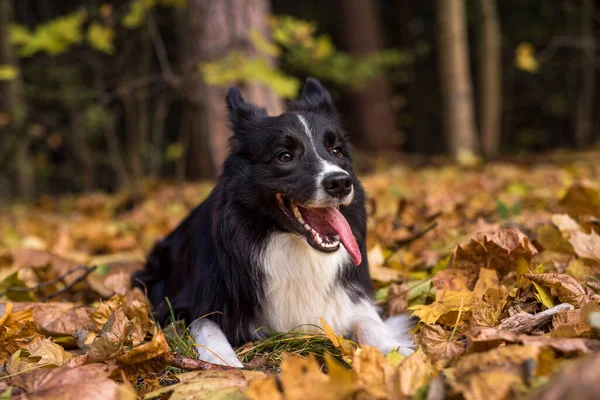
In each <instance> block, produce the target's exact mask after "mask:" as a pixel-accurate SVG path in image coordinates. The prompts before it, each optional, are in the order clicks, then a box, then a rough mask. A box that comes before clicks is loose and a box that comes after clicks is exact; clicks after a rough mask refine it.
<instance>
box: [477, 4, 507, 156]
mask: <svg viewBox="0 0 600 400" xmlns="http://www.w3.org/2000/svg"><path fill="white" fill-rule="evenodd" d="M479 10H480V13H481V16H480V21H479V30H480V31H479V105H480V109H479V113H480V114H479V115H480V123H479V129H480V130H481V141H482V150H483V153H484V154H485V155H486V156H493V155H496V154H497V153H498V149H499V145H500V135H501V119H500V115H501V107H502V93H501V87H502V86H501V82H502V71H501V69H502V58H501V37H500V22H499V21H498V12H497V8H496V0H479Z"/></svg>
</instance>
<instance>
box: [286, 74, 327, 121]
mask: <svg viewBox="0 0 600 400" xmlns="http://www.w3.org/2000/svg"><path fill="white" fill-rule="evenodd" d="M288 110H289V111H312V112H325V113H333V112H335V107H334V105H333V102H332V101H331V96H330V95H329V92H328V91H327V89H325V88H324V87H323V85H321V82H319V81H318V80H316V79H315V78H307V79H306V82H305V83H304V88H302V94H301V95H300V98H299V99H298V100H296V101H292V102H291V103H290V105H289V106H288Z"/></svg>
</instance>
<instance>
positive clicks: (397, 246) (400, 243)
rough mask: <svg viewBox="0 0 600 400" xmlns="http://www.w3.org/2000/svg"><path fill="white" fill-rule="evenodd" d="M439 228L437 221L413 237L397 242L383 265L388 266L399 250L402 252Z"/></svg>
mask: <svg viewBox="0 0 600 400" xmlns="http://www.w3.org/2000/svg"><path fill="white" fill-rule="evenodd" d="M437 226H438V223H437V221H435V222H433V223H432V224H431V225H429V226H428V227H427V228H425V229H423V230H421V231H419V232H417V233H415V234H414V235H412V236H411V237H409V238H406V239H403V240H399V241H397V242H395V243H394V245H393V246H392V248H391V249H390V250H391V251H390V254H388V256H387V257H386V258H385V260H383V265H387V263H388V261H390V260H391V259H392V257H393V256H394V254H396V252H397V251H398V250H400V249H401V248H402V247H404V246H406V245H408V244H410V243H412V242H414V241H415V240H417V239H420V238H422V237H423V236H425V235H426V234H427V233H428V232H429V231H431V230H433V229H435V228H436V227H437Z"/></svg>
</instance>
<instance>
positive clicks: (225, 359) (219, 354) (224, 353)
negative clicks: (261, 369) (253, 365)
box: [190, 318, 244, 368]
mask: <svg viewBox="0 0 600 400" xmlns="http://www.w3.org/2000/svg"><path fill="white" fill-rule="evenodd" d="M190 333H191V335H192V338H194V346H195V348H196V353H197V354H198V358H199V359H200V360H202V361H207V362H209V363H213V364H219V365H227V366H230V367H237V368H244V364H242V363H241V362H240V360H239V359H238V358H237V355H236V354H235V351H234V350H233V348H232V347H231V345H230V344H229V341H228V340H227V338H226V337H225V334H224V333H223V331H222V330H221V327H220V326H219V325H218V324H217V323H216V322H214V321H211V320H209V319H206V318H202V319H199V320H197V321H195V322H194V323H193V324H192V326H191V327H190Z"/></svg>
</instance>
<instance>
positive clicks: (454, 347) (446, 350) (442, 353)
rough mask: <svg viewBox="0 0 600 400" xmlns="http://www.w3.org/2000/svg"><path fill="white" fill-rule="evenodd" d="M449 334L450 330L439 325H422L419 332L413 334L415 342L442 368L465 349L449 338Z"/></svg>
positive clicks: (452, 361) (454, 359)
mask: <svg viewBox="0 0 600 400" xmlns="http://www.w3.org/2000/svg"><path fill="white" fill-rule="evenodd" d="M451 334H452V332H451V331H447V330H445V329H443V328H442V327H441V326H440V325H422V326H421V330H420V332H419V334H418V335H416V336H415V343H416V344H418V345H419V346H421V347H422V348H423V351H425V354H427V355H428V356H429V357H430V358H431V359H432V360H433V362H435V363H439V365H440V366H441V367H442V368H443V367H447V366H449V365H451V364H452V363H454V361H456V360H457V359H458V357H460V356H461V355H462V353H464V351H465V347H464V345H463V344H462V343H460V342H457V341H456V340H450V335H451Z"/></svg>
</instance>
